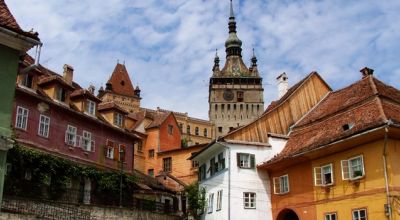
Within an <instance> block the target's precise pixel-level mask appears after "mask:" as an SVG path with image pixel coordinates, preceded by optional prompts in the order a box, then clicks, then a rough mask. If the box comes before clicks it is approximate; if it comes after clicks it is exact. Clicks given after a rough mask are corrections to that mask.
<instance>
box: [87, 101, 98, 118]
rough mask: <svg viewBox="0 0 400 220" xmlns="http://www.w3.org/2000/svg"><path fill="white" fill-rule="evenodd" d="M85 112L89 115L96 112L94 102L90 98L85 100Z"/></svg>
mask: <svg viewBox="0 0 400 220" xmlns="http://www.w3.org/2000/svg"><path fill="white" fill-rule="evenodd" d="M86 113H88V114H90V115H95V114H96V103H95V102H93V101H91V100H87V101H86Z"/></svg>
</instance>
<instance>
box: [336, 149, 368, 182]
mask: <svg viewBox="0 0 400 220" xmlns="http://www.w3.org/2000/svg"><path fill="white" fill-rule="evenodd" d="M341 164H342V178H343V180H348V179H350V180H356V179H360V178H362V177H363V176H364V175H365V173H364V161H363V157H362V156H361V155H360V156H356V157H353V158H350V159H348V160H342V161H341Z"/></svg>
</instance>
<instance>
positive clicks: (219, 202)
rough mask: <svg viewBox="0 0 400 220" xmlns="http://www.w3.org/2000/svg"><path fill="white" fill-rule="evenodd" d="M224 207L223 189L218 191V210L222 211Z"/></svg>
mask: <svg viewBox="0 0 400 220" xmlns="http://www.w3.org/2000/svg"><path fill="white" fill-rule="evenodd" d="M221 209H222V189H221V190H218V192H217V208H216V211H220V210H221Z"/></svg>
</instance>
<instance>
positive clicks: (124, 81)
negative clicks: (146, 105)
mask: <svg viewBox="0 0 400 220" xmlns="http://www.w3.org/2000/svg"><path fill="white" fill-rule="evenodd" d="M107 83H111V85H112V91H113V92H114V93H117V94H120V95H125V96H134V89H133V86H132V81H131V79H130V78H129V74H128V71H127V70H126V68H125V65H123V64H119V63H118V64H117V65H116V66H115V68H114V71H113V73H112V75H111V77H110V79H109V80H108V82H107Z"/></svg>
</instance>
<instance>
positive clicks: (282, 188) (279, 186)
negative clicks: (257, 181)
mask: <svg viewBox="0 0 400 220" xmlns="http://www.w3.org/2000/svg"><path fill="white" fill-rule="evenodd" d="M273 180H274V193H275V194H284V193H288V192H289V176H288V175H287V174H286V175H283V176H280V177H274V178H273Z"/></svg>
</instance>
